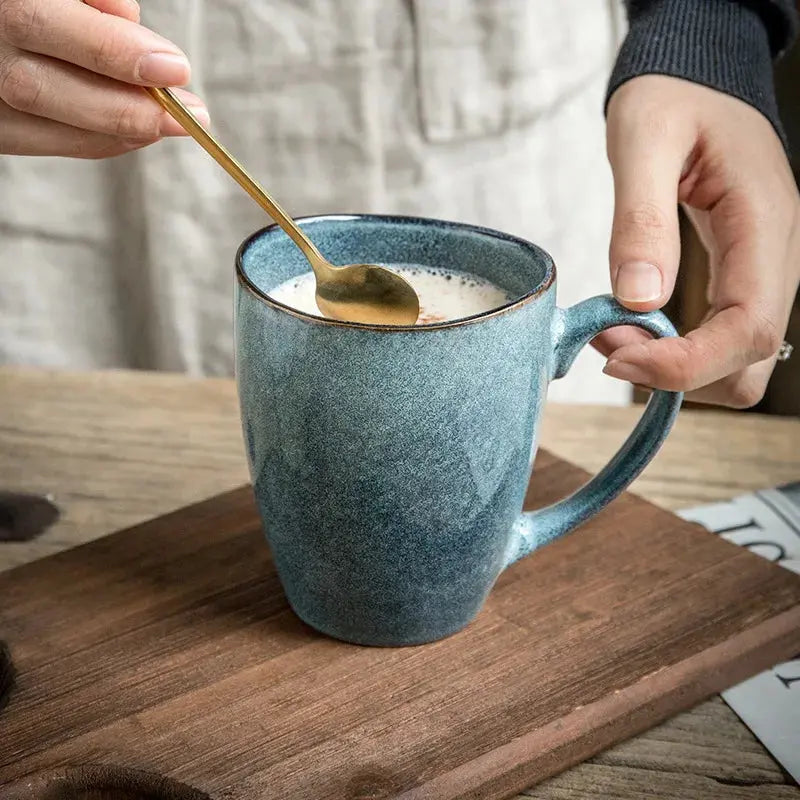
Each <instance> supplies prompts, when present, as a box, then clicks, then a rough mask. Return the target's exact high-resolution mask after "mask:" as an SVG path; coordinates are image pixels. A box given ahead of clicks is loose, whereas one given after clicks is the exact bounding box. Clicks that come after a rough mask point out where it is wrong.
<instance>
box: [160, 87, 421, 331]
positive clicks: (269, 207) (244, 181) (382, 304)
mask: <svg viewBox="0 0 800 800" xmlns="http://www.w3.org/2000/svg"><path fill="white" fill-rule="evenodd" d="M147 91H148V92H149V93H150V95H151V96H152V97H153V98H154V99H155V100H156V101H157V102H158V103H159V104H160V105H161V106H162V107H163V108H164V109H165V110H166V111H167V112H168V113H169V114H171V115H172V116H173V117H174V118H175V119H176V120H177V121H178V122H179V123H180V124H181V125H182V126H183V128H184V130H185V131H186V132H187V133H188V134H189V135H190V136H191V137H192V138H193V139H194V140H195V141H196V142H197V143H198V144H199V145H200V146H201V147H202V148H203V149H204V150H205V151H206V152H207V153H208V154H209V155H210V156H211V157H212V158H213V159H214V160H215V161H216V162H217V163H218V164H219V165H220V166H221V167H222V168H223V169H224V170H225V171H226V172H227V173H228V174H229V175H230V176H231V177H232V178H233V179H234V180H235V181H236V182H237V183H238V184H239V186H241V187H242V188H243V189H244V190H245V191H246V192H247V193H248V194H249V195H250V197H252V198H253V200H255V201H256V202H257V203H258V204H259V205H260V206H261V208H263V209H264V211H266V212H267V214H269V216H270V217H272V219H274V220H275V222H276V223H277V224H278V225H280V227H281V228H282V229H283V230H284V231H285V233H286V234H287V235H288V236H289V237H290V238H291V239H292V241H293V242H294V243H295V244H296V245H297V246H298V247H299V248H300V249H301V250H302V251H303V254H304V255H305V257H306V258H307V259H308V263H309V264H310V265H311V269H312V270H313V271H314V277H315V278H316V282H317V289H316V300H317V306H318V307H319V310H320V311H321V312H322V313H323V314H324V315H325V316H326V317H330V318H331V319H335V320H341V321H343V322H362V323H366V324H371V325H413V324H414V323H415V322H416V321H417V318H418V317H419V298H418V297H417V293H416V292H415V291H414V287H413V286H412V285H411V284H410V283H409V282H408V281H407V280H405V278H402V277H401V276H400V275H397V274H396V273H394V272H392V271H391V270H390V269H387V268H386V267H381V266H378V265H377V264H350V265H347V266H341V267H338V266H334V265H333V264H331V263H330V262H329V261H327V260H326V259H325V258H324V257H323V255H322V253H320V252H319V250H317V248H316V247H315V246H314V243H313V242H312V241H311V240H310V239H309V238H308V237H307V236H306V235H305V233H303V231H302V230H301V229H300V228H299V226H298V225H297V224H296V223H295V221H294V220H293V219H292V218H291V217H290V216H289V215H288V214H287V213H286V212H285V211H284V210H283V209H282V208H281V207H280V206H279V205H278V204H277V203H276V202H275V201H274V200H273V199H272V198H271V197H270V196H269V195H268V194H267V193H266V191H264V189H263V188H262V187H261V186H259V184H258V183H256V181H255V180H254V179H253V178H252V177H250V175H249V174H248V173H247V171H246V170H245V168H244V167H243V166H242V165H241V164H240V163H239V162H238V161H237V160H236V159H235V158H234V157H233V156H232V155H231V154H230V153H229V152H228V151H227V150H226V149H225V148H224V147H223V146H222V145H221V144H220V143H219V142H218V141H217V140H216V139H215V138H214V137H213V136H212V135H211V134H210V133H209V132H208V131H207V130H206V129H205V128H204V127H203V126H202V125H201V124H200V122H199V121H198V120H197V118H196V117H195V116H194V114H192V112H191V111H189V109H188V108H187V107H186V106H185V105H184V104H183V103H182V102H181V101H180V100H179V99H178V97H177V96H176V95H175V93H174V92H172V91H171V90H170V89H157V88H148V89H147Z"/></svg>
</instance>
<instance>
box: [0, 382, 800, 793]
mask: <svg viewBox="0 0 800 800" xmlns="http://www.w3.org/2000/svg"><path fill="white" fill-rule="evenodd" d="M0 409H1V411H0V488H2V489H6V490H12V491H25V492H34V493H39V494H52V495H53V496H54V498H55V501H56V502H57V504H58V506H59V507H60V509H61V512H62V517H61V519H60V520H59V522H58V523H57V524H56V525H54V526H53V527H52V528H51V529H50V530H49V531H48V532H47V533H46V534H44V535H43V536H42V537H40V538H39V539H37V540H34V541H32V542H27V543H1V544H0V569H7V568H10V567H12V566H15V565H17V564H22V563H25V562H26V561H30V560H33V559H35V558H39V557H41V556H44V555H47V554H49V553H55V552H57V551H59V550H63V549H64V548H67V547H71V546H74V545H76V544H79V543H80V542H85V541H88V540H89V539H93V538H96V537H98V536H101V535H103V534H105V533H109V532H111V531H112V530H116V529H118V528H121V527H125V526H128V525H132V524H134V523H137V522H140V521H142V520H144V519H146V518H148V517H152V516H155V515H158V514H162V513H165V512H167V511H170V510H172V509H175V508H178V507H180V506H182V505H185V504H187V503H191V502H194V501H196V500H199V499H201V498H204V497H207V496H210V495H213V494H216V493H218V492H222V491H225V490H226V489H231V488H233V487H235V486H238V485H240V484H242V483H244V482H246V481H247V470H246V465H245V459H244V454H243V449H242V442H241V435H240V430H239V422H238V416H237V406H236V395H235V388H234V385H233V383H232V382H231V381H227V380H219V379H214V380H211V379H205V380H193V379H189V378H186V377H183V376H176V375H165V374H153V373H134V372H104V373H83V374H81V373H78V374H67V373H59V372H50V371H44V370H31V369H16V368H9V367H6V368H0ZM638 414H639V409H637V408H608V407H599V406H559V405H552V406H549V407H548V409H547V412H546V416H545V420H544V424H543V429H542V434H541V443H542V445H543V446H545V447H547V448H549V449H550V450H552V451H553V452H554V453H556V454H557V455H560V456H562V457H563V458H566V459H569V460H571V461H573V462H574V463H576V464H579V465H580V466H583V467H585V468H586V469H589V470H596V469H598V467H600V466H602V464H603V463H604V462H605V461H606V460H607V458H608V456H609V455H610V454H611V453H612V451H613V450H614V449H615V448H616V446H617V445H618V444H619V443H620V442H621V441H622V440H623V438H624V436H625V435H626V433H627V432H628V431H629V430H630V429H631V427H632V426H633V424H634V421H635V419H636V417H637V415H638ZM798 452H800V420H790V419H781V418H767V417H759V416H756V415H731V414H728V413H724V412H716V411H702V412H701V411H694V412H685V413H684V414H682V415H681V418H680V419H679V421H678V423H677V426H676V428H675V430H674V432H673V433H672V435H671V437H670V439H669V440H668V442H667V444H666V445H665V447H664V448H663V449H662V451H661V453H660V454H659V456H658V457H657V458H656V460H655V461H654V462H653V464H652V465H651V466H650V467H649V468H648V470H647V471H646V473H645V474H644V475H643V476H642V477H641V478H640V479H639V480H638V481H637V482H636V483H635V484H634V487H633V488H634V490H635V491H637V492H639V493H640V494H642V495H643V496H645V497H647V498H648V499H650V500H652V501H654V502H656V503H659V504H661V505H663V506H665V507H668V508H681V507H685V506H689V505H694V504H698V503H704V502H711V501H714V500H721V499H725V498H729V497H732V496H734V495H736V494H739V493H742V492H745V491H748V490H750V489H754V488H758V487H764V486H772V485H775V484H777V483H781V482H784V481H790V480H796V479H797V478H798V477H800V459H798V455H797V454H798ZM525 796H527V797H534V798H540V799H541V800H544V798H547V799H548V800H583V799H584V798H586V800H589V798H592V799H593V800H595V799H602V798H609V799H610V798H615V800H634V799H636V800H639V799H643V798H651V799H652V798H659V799H660V800H670V799H673V800H678V799H679V798H680V800H704V799H707V800H712V798H713V800H727V798H731V799H733V798H742V799H744V798H747V799H748V800H750V799H751V798H756V797H757V798H767V799H768V800H771V799H773V798H775V799H777V798H786V799H787V800H788V799H789V798H791V799H792V800H800V790H799V789H798V788H797V787H796V786H795V785H794V784H793V783H792V782H791V779H789V778H788V777H787V776H785V775H784V773H783V772H782V771H781V769H780V768H779V767H778V765H777V764H776V763H775V762H774V761H773V760H772V759H771V758H770V756H769V755H768V754H767V753H766V751H765V750H764V749H763V748H762V747H761V745H760V744H759V743H758V742H757V741H756V740H755V739H754V738H753V736H752V735H751V734H750V733H749V731H748V730H747V729H746V728H745V727H744V725H742V724H741V723H740V722H739V721H738V719H737V718H736V717H735V716H734V714H733V712H731V711H730V710H729V709H728V707H727V706H726V705H724V704H723V703H722V701H721V700H719V699H714V700H711V701H708V702H706V703H703V704H702V705H700V706H699V707H697V708H695V709H694V710H693V711H691V712H689V713H686V714H682V715H680V716H678V717H676V718H675V719H673V720H670V721H669V722H667V723H665V724H663V725H661V726H659V727H658V728H655V729H653V730H651V731H649V732H648V733H646V734H644V735H642V736H639V737H637V738H636V739H633V740H631V741H629V742H626V743H625V744H622V745H620V746H618V747H616V748H614V749H612V750H609V751H607V752H605V753H602V754H601V755H599V756H597V757H595V758H593V759H592V760H591V761H588V762H586V763H584V764H581V765H580V766H578V767H575V768H573V769H570V770H568V771H567V772H565V773H563V774H562V775H559V776H557V777H555V778H552V779H551V780H549V781H547V782H546V783H543V784H540V785H538V786H536V787H534V788H532V789H530V790H529V791H528V792H527V793H526V795H525Z"/></svg>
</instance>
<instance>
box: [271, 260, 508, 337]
mask: <svg viewBox="0 0 800 800" xmlns="http://www.w3.org/2000/svg"><path fill="white" fill-rule="evenodd" d="M390 268H391V269H392V271H393V272H396V273H397V274H398V275H402V276H403V277H404V278H405V279H406V280H407V281H408V282H409V283H410V284H411V285H412V286H413V287H414V290H415V291H416V293H417V296H418V297H419V305H420V313H419V319H418V320H417V325H425V324H430V323H433V322H444V321H446V320H452V319H462V318H463V317H471V316H472V315H473V314H482V313H483V312H485V311H491V310H492V309H494V308H497V307H498V306H502V305H504V304H505V303H507V302H508V301H509V299H510V297H509V295H508V293H507V292H505V291H504V290H503V289H501V288H499V287H498V286H496V285H495V284H493V283H490V282H489V281H487V280H485V279H484V278H480V277H478V276H477V275H472V274H470V273H468V272H453V271H450V270H445V269H436V268H432V267H422V266H417V265H414V264H401V265H397V264H392V265H391V267H390ZM314 289H315V283H314V275H313V273H311V272H307V273H305V274H303V275H298V276H297V277H296V278H291V279H290V280H288V281H286V282H285V283H282V284H281V285H280V286H277V287H276V288H274V289H273V290H272V291H270V293H269V296H270V297H272V298H273V299H275V300H277V301H278V302H280V303H283V304H284V305H287V306H289V307H291V308H294V309H297V310H298V311H303V312H305V313H306V314H313V315H314V316H317V317H321V316H323V314H322V313H321V312H320V310H319V309H318V308H317V304H316V302H315V301H314Z"/></svg>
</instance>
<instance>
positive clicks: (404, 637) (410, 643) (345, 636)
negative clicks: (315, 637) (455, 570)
mask: <svg viewBox="0 0 800 800" xmlns="http://www.w3.org/2000/svg"><path fill="white" fill-rule="evenodd" d="M289 606H290V607H291V609H292V611H293V612H294V613H295V615H296V616H297V617H298V618H299V619H300V620H301V622H304V623H305V624H306V625H308V626H309V627H310V628H313V629H314V630H315V631H317V632H318V633H322V634H324V635H325V636H330V637H331V638H332V639H337V640H338V641H340V642H346V643H347V644H357V645H360V646H362V647H417V646H419V645H423V644H431V643H432V642H438V641H441V640H442V639H447V638H448V637H450V636H453V635H454V634H456V633H458V632H459V631H462V630H464V628H466V627H467V626H468V625H470V624H471V623H472V621H473V620H474V619H475V617H477V613H475V614H473V615H472V616H470V617H469V619H467V620H460V621H459V622H458V623H457V624H456V625H450V626H447V627H441V628H439V627H433V626H431V628H430V629H429V630H426V631H414V632H410V631H409V632H408V634H401V633H398V632H380V631H371V632H364V631H358V630H355V629H352V628H349V627H347V626H341V625H336V624H331V623H328V622H322V621H320V620H318V619H314V618H313V617H312V616H310V615H308V614H304V613H302V612H300V611H298V609H297V608H296V607H295V605H294V604H293V603H292V602H291V600H290V601H289Z"/></svg>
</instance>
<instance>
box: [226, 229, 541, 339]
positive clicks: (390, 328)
mask: <svg viewBox="0 0 800 800" xmlns="http://www.w3.org/2000/svg"><path fill="white" fill-rule="evenodd" d="M359 220H366V221H369V222H383V223H403V224H409V223H411V224H421V225H431V226H433V227H437V228H450V229H456V230H460V231H471V232H472V233H476V234H479V235H481V236H488V237H490V238H493V239H500V240H501V241H506V242H511V243H512V244H515V245H519V246H521V247H522V248H523V249H525V250H528V251H530V252H535V253H536V254H537V255H544V256H545V260H546V268H545V274H544V276H543V278H542V280H541V281H539V283H538V284H537V285H536V286H534V287H533V288H532V289H531V290H530V291H529V292H527V293H525V294H524V295H522V296H521V297H517V298H516V299H514V300H511V301H509V302H508V303H505V304H504V305H501V306H498V307H497V308H492V309H490V310H489V311H482V312H481V313H479V314H472V315H470V316H468V317H461V318H459V319H452V320H444V321H443V322H428V323H424V324H422V325H416V324H415V325H381V324H378V323H368V322H351V321H348V320H338V319H330V318H329V317H318V316H315V315H314V314H307V313H306V312H305V311H300V310H298V309H296V308H292V307H291V306H288V305H286V304H285V303H281V302H280V300H275V299H273V298H272V297H270V296H269V295H268V294H267V293H266V292H265V291H263V290H262V289H260V288H259V287H258V286H256V284H255V283H254V282H253V280H252V279H251V278H250V276H249V275H248V274H247V272H246V270H245V267H244V263H243V258H244V254H245V251H246V250H247V249H248V248H249V247H250V245H251V244H252V243H253V242H254V241H255V240H256V239H258V238H260V237H261V236H263V235H264V234H267V233H271V232H272V231H275V230H276V229H278V230H281V228H280V226H279V225H278V224H277V223H273V224H271V225H267V226H265V227H264V228H259V229H258V230H257V231H254V232H253V233H251V234H250V235H249V236H248V237H247V238H246V239H245V240H244V241H243V242H242V243H241V244H240V245H239V247H238V249H237V250H236V262H235V263H236V278H237V281H238V283H239V285H240V286H243V287H244V288H245V289H246V290H247V291H248V292H250V294H251V295H253V296H254V297H255V298H256V299H257V300H260V301H261V302H262V303H264V304H265V305H268V306H270V307H272V308H274V309H276V310H278V311H283V312H285V313H287V314H289V315H290V316H294V317H298V318H300V319H303V320H305V321H306V322H312V323H316V324H318V325H328V326H331V327H339V328H354V329H356V330H369V331H379V332H384V333H386V332H395V331H402V332H412V331H420V332H423V331H431V330H442V329H445V328H457V327H461V326H462V325H470V324H474V323H476V322H482V321H483V320H485V319H492V318H494V317H498V316H500V315H503V314H507V313H509V312H511V311H514V310H515V309H517V308H521V307H522V306H524V305H527V304H528V303H530V302H531V301H533V300H535V299H536V298H538V297H540V296H541V295H543V294H544V293H545V292H546V291H547V290H548V289H550V287H551V286H552V285H553V284H554V283H555V279H556V265H555V262H554V261H553V257H552V256H551V255H550V254H549V253H548V252H547V251H546V250H544V249H543V248H541V247H539V246H538V245H535V244H533V242H529V241H527V239H522V238H521V237H519V236H514V235H513V234H510V233H504V232H503V231H498V230H495V229H494V228H485V227H483V226H482V225H472V224H470V223H468V222H453V221H451V220H443V219H436V218H434V217H417V216H413V215H403V214H312V215H310V216H305V217H295V218H294V221H295V222H298V223H303V222H319V221H328V222H331V221H332V222H357V221H359Z"/></svg>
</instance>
